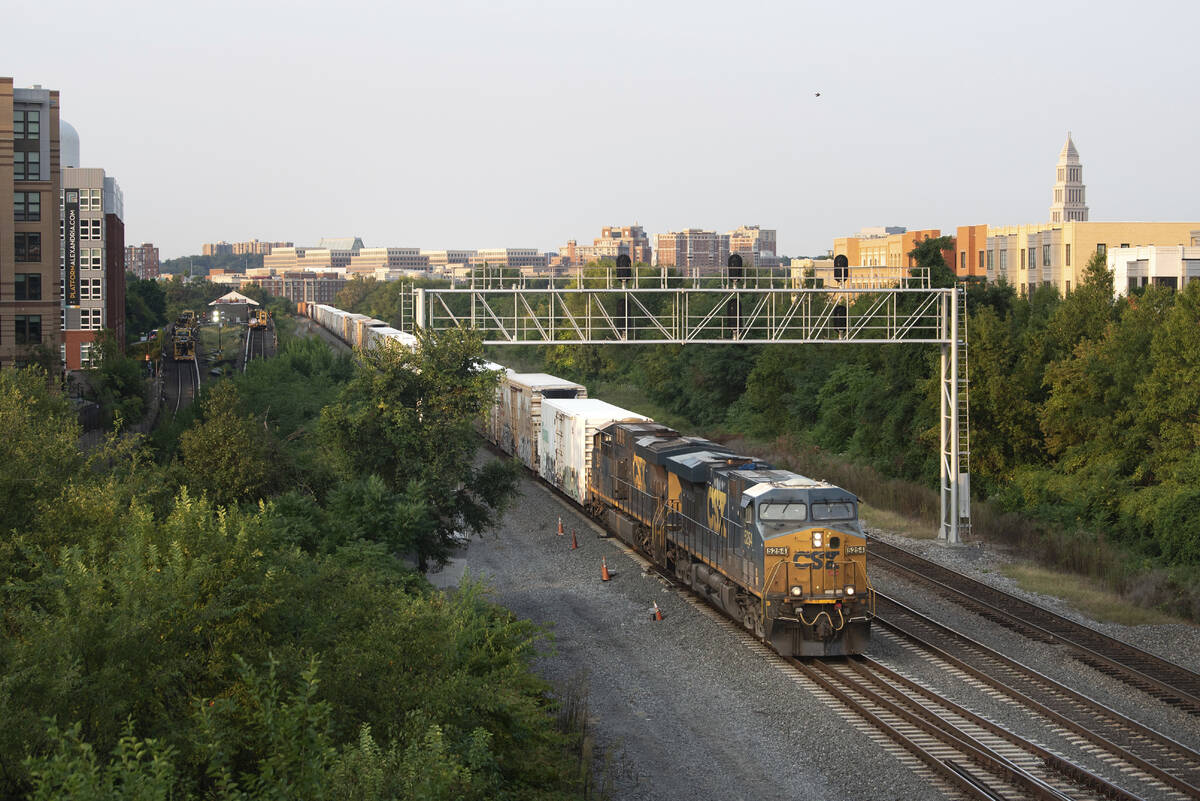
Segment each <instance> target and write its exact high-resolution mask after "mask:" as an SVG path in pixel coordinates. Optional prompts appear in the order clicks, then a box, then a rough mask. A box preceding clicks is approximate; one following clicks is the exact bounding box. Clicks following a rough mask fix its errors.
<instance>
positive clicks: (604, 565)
mask: <svg viewBox="0 0 1200 801" xmlns="http://www.w3.org/2000/svg"><path fill="white" fill-rule="evenodd" d="M611 578H612V576H610V575H608V560H606V559H605V558H604V557H603V556H601V557H600V580H601V581H608V580H609V579H611Z"/></svg>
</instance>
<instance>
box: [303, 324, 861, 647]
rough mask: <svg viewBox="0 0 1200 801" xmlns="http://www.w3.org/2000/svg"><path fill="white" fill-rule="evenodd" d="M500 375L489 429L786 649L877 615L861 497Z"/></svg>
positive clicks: (850, 630) (364, 333)
mask: <svg viewBox="0 0 1200 801" xmlns="http://www.w3.org/2000/svg"><path fill="white" fill-rule="evenodd" d="M300 313H301V314H303V315H305V316H307V317H309V318H311V319H313V320H315V321H316V322H317V323H319V324H320V325H322V326H323V327H324V328H326V329H327V330H329V331H331V332H333V333H335V334H336V335H337V336H338V337H340V338H341V339H342V340H343V341H345V342H347V343H348V344H351V345H354V346H356V347H371V346H372V345H373V344H374V343H375V342H377V341H379V340H380V339H384V338H386V339H391V340H393V341H396V342H399V343H400V344H402V345H404V346H406V347H415V346H416V338H415V337H413V336H412V335H411V334H406V333H404V332H401V331H396V330H395V329H393V328H391V327H390V326H387V324H386V323H383V322H382V321H380V320H373V319H371V318H367V317H365V316H363V315H353V314H349V313H348V312H344V311H342V310H340V309H335V308H333V307H331V306H324V305H321V304H301V305H300ZM483 367H484V369H489V370H494V371H496V372H498V373H500V381H499V385H498V387H497V390H496V393H495V397H494V400H493V404H492V409H491V410H490V414H489V415H488V418H487V420H486V421H484V424H483V433H484V435H485V437H486V438H487V439H488V440H490V441H491V442H492V443H494V444H495V445H496V446H497V447H498V448H499V449H501V450H502V451H504V452H505V453H508V454H511V455H512V456H514V457H515V458H517V459H518V460H520V461H521V462H522V463H523V464H524V465H525V466H526V467H528V468H529V469H530V470H531V471H533V472H534V473H536V474H537V475H539V476H540V477H541V478H542V479H543V480H545V481H546V482H547V483H549V484H550V485H551V486H553V487H554V488H556V489H557V490H559V491H560V492H561V493H563V494H564V495H565V496H567V497H568V498H570V499H571V500H572V501H574V502H575V503H576V504H578V505H579V506H580V507H581V508H583V509H584V510H585V511H586V512H587V513H588V514H589V515H591V516H592V517H593V518H595V519H596V520H598V521H600V522H601V523H602V524H603V525H604V527H605V528H606V529H607V530H609V531H611V532H613V533H614V534H616V535H617V536H618V537H620V538H621V539H622V540H624V541H625V542H627V543H628V544H630V545H632V546H633V547H635V548H636V549H638V550H639V551H641V552H642V553H643V554H644V555H645V556H647V557H648V558H649V559H650V560H651V561H653V562H654V563H655V564H656V565H657V566H658V567H659V568H661V569H662V570H664V571H666V572H668V573H670V574H672V575H674V576H675V577H676V579H678V580H679V581H680V582H681V583H683V584H685V585H687V586H688V587H690V588H691V589H692V590H693V591H695V592H696V593H698V594H699V595H701V596H702V597H704V598H705V599H707V600H708V601H709V602H710V603H712V604H713V605H714V606H716V607H717V608H719V609H721V610H723V611H724V612H725V613H726V614H728V615H730V616H731V617H732V618H734V619H735V620H737V621H739V622H740V623H741V624H742V625H743V626H745V627H746V628H747V629H749V630H750V631H752V632H754V634H755V635H756V636H757V637H758V638H760V639H762V640H764V641H768V642H770V643H771V645H772V646H773V647H774V648H775V649H776V650H778V651H779V652H780V653H782V654H786V655H791V656H805V657H808V656H839V655H846V654H855V653H862V652H863V650H864V649H865V648H866V646H867V643H868V641H869V638H870V630H871V622H872V620H873V618H874V616H875V592H874V589H873V587H872V586H871V581H870V577H869V576H868V574H867V555H866V554H867V547H866V546H867V543H866V538H865V537H864V535H863V531H862V527H861V525H860V523H859V519H858V498H857V497H856V496H855V495H854V494H853V493H851V492H848V491H847V490H844V489H842V488H841V487H837V486H835V485H833V484H830V483H827V482H824V481H819V480H815V479H811V478H807V477H805V476H801V475H798V474H796V473H793V472H790V471H788V470H780V469H777V468H775V467H772V466H771V465H769V464H767V463H766V462H764V461H763V460H761V459H759V458H757V457H754V456H747V455H742V454H738V453H735V452H734V451H733V450H731V449H730V448H728V447H726V446H724V445H721V444H720V443H717V442H712V441H710V440H706V439H702V438H699V437H689V436H684V435H683V434H681V433H680V432H678V431H675V430H674V429H671V428H668V427H667V426H664V425H661V424H659V423H655V422H654V421H653V420H650V419H649V418H647V417H644V416H642V415H639V414H637V413H635V412H630V411H628V410H625V409H621V408H619V407H616V406H613V405H612V404H609V403H606V402H604V401H602V400H597V399H594V398H588V397H587V389H586V388H585V387H584V386H583V385H581V384H577V383H575V382H572V381H567V380H564V379H561V378H557V377H555V376H551V375H546V374H544V373H517V372H515V371H513V370H510V369H507V368H505V367H503V366H501V365H498V364H495V363H492V362H485V363H484V364H483Z"/></svg>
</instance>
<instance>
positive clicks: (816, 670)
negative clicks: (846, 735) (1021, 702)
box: [787, 656, 1139, 801]
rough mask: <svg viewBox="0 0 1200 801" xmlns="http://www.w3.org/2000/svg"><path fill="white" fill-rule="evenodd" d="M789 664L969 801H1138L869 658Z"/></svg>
mask: <svg viewBox="0 0 1200 801" xmlns="http://www.w3.org/2000/svg"><path fill="white" fill-rule="evenodd" d="M787 661H788V662H789V663H791V664H792V666H793V667H794V668H795V669H796V670H798V671H799V672H801V673H802V674H803V675H804V676H805V677H806V678H808V679H809V680H810V681H812V682H814V683H815V684H816V685H818V686H819V687H820V688H821V689H822V690H824V691H825V692H826V693H828V694H830V695H832V696H834V697H835V698H837V699H838V700H839V701H841V702H842V703H843V704H845V705H846V706H847V707H848V708H850V709H851V710H853V711H854V713H855V714H857V715H859V716H861V717H863V718H864V719H866V720H867V721H869V722H870V723H871V725H872V726H873V727H875V728H876V729H877V730H879V731H881V732H883V733H884V734H886V735H887V736H888V738H889V739H891V740H892V741H893V742H895V743H896V744H897V745H899V746H901V747H903V748H904V749H905V750H906V751H908V752H909V753H911V754H912V755H913V756H915V757H916V758H917V759H918V760H920V762H921V763H923V764H924V766H925V767H926V768H928V769H930V770H931V771H934V772H935V773H936V774H937V775H939V776H940V778H941V779H942V780H943V781H944V782H947V783H949V784H950V785H951V786H952V787H954V788H955V789H956V790H957V791H958V792H959V793H961V794H962V795H964V796H965V797H967V798H979V799H989V800H990V801H995V799H1016V798H1022V799H1024V798H1037V799H1046V801H1064V799H1101V798H1108V799H1118V800H1119V801H1132V800H1133V799H1137V798H1139V796H1136V795H1133V794H1131V793H1129V792H1127V791H1125V790H1123V789H1121V788H1119V787H1117V786H1115V785H1113V784H1111V783H1109V782H1107V781H1106V780H1105V779H1103V778H1102V777H1100V776H1099V775H1097V774H1096V773H1093V772H1091V771H1089V770H1087V769H1085V768H1083V767H1080V766H1079V765H1076V764H1074V763H1072V762H1070V761H1068V760H1066V759H1063V758H1062V757H1060V756H1059V755H1057V754H1055V753H1053V752H1051V751H1049V750H1047V749H1045V748H1042V747H1041V746H1039V745H1037V744H1035V743H1033V742H1031V741H1029V740H1026V739H1024V738H1022V737H1020V736H1018V735H1016V734H1013V733H1012V732H1010V731H1008V730H1007V729H1005V728H1003V727H1001V726H998V725H996V724H995V723H992V722H991V721H989V720H988V719H986V718H984V717H982V716H980V715H977V714H975V713H974V712H971V711H970V710H968V709H966V708H965V707H962V706H959V705H958V704H955V703H953V702H952V701H949V700H947V699H946V698H944V697H943V696H941V695H940V694H938V693H936V692H934V691H933V690H931V689H929V688H927V687H924V686H922V685H920V684H918V683H917V682H914V681H912V680H911V679H908V678H906V677H904V676H902V675H900V674H899V673H897V672H896V671H894V670H892V669H891V668H888V667H886V666H885V665H883V664H882V663H880V662H877V661H875V660H873V659H871V658H870V657H866V656H858V657H850V658H847V659H845V660H838V661H833V660H812V661H810V662H801V661H799V660H796V659H790V658H789V659H787Z"/></svg>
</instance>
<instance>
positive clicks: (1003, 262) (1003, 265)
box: [1000, 250, 1008, 273]
mask: <svg viewBox="0 0 1200 801" xmlns="http://www.w3.org/2000/svg"><path fill="white" fill-rule="evenodd" d="M1000 272H1002V273H1007V272H1008V251H1007V250H1001V251H1000Z"/></svg>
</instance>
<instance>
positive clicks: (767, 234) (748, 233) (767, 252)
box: [726, 225, 779, 269]
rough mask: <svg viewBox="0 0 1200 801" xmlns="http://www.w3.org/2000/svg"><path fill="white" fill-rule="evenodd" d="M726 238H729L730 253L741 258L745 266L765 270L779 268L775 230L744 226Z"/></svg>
mask: <svg viewBox="0 0 1200 801" xmlns="http://www.w3.org/2000/svg"><path fill="white" fill-rule="evenodd" d="M726 236H728V237H729V252H730V253H737V254H738V255H739V256H741V257H742V265H743V266H745V267H758V268H763V269H770V268H773V267H777V266H779V258H778V256H777V251H776V246H775V240H776V236H775V230H774V229H771V228H760V227H759V226H757V225H743V226H741V227H740V228H737V229H736V230H733V231H730V232H729V233H728V234H726Z"/></svg>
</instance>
